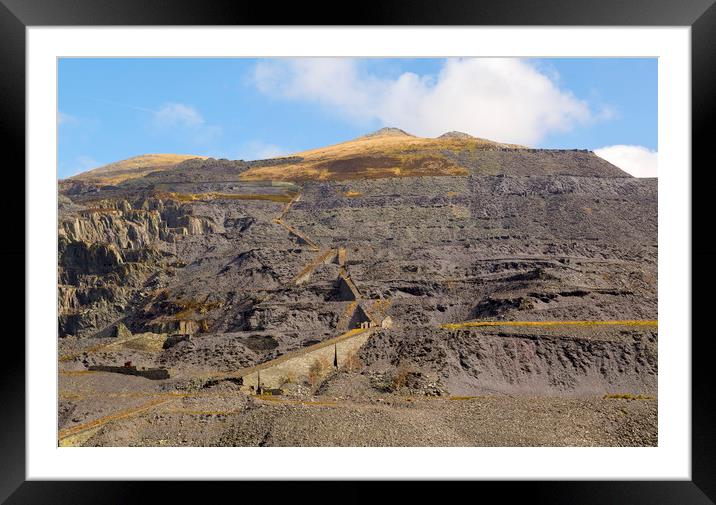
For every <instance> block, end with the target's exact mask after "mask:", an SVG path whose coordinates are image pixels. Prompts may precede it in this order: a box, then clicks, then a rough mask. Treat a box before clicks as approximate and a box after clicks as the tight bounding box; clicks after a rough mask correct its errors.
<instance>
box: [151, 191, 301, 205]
mask: <svg viewBox="0 0 716 505" xmlns="http://www.w3.org/2000/svg"><path fill="white" fill-rule="evenodd" d="M153 196H155V197H156V198H159V199H162V200H175V201H177V202H207V201H213V200H262V201H268V202H277V203H288V202H290V201H291V200H292V199H293V198H294V197H295V196H296V194H295V193H277V194H273V193H272V194H264V193H255V194H254V193H246V194H238V193H176V192H170V191H156V192H154V195H153Z"/></svg>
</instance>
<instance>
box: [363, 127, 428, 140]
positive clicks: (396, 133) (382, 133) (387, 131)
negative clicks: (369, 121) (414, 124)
mask: <svg viewBox="0 0 716 505" xmlns="http://www.w3.org/2000/svg"><path fill="white" fill-rule="evenodd" d="M414 136H415V135H411V134H410V133H408V132H406V131H403V130H401V129H400V128H394V127H392V126H386V127H385V128H381V129H380V130H376V131H374V132H373V133H369V134H367V135H363V137H361V138H369V137H414Z"/></svg>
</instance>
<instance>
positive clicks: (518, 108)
mask: <svg viewBox="0 0 716 505" xmlns="http://www.w3.org/2000/svg"><path fill="white" fill-rule="evenodd" d="M253 82H254V84H255V85H256V87H257V88H258V89H259V90H260V91H261V92H262V93H264V94H267V95H270V96H274V97H280V98H283V99H288V100H303V101H309V102H314V103H318V104H320V105H322V106H323V107H325V108H326V109H327V110H329V111H334V112H335V113H337V114H340V115H341V116H343V117H345V118H346V119H349V120H351V121H354V122H359V123H361V124H365V125H366V126H367V125H368V124H370V123H372V122H378V123H381V124H383V125H386V126H395V127H398V128H402V129H404V130H406V131H408V132H410V133H414V134H416V135H420V136H430V137H432V136H437V135H440V134H442V133H445V132H447V131H450V130H459V131H463V132H466V133H469V134H471V135H474V136H478V137H484V138H489V139H492V140H496V141H501V142H514V143H519V144H527V145H534V144H536V143H538V142H539V141H540V140H541V139H542V138H544V136H545V135H547V134H549V133H551V132H560V131H569V130H571V129H572V128H574V127H575V126H576V125H578V124H583V123H587V122H590V121H594V120H599V119H603V117H602V116H604V115H606V116H608V115H610V113H609V112H606V114H605V111H601V112H599V111H598V112H596V113H595V112H593V111H592V110H590V107H589V105H588V104H587V102H585V101H583V100H580V99H578V98H576V97H575V96H574V95H573V94H572V93H571V92H569V91H566V90H563V89H560V88H559V87H558V86H557V84H556V83H555V79H554V77H550V76H548V75H547V74H546V73H544V72H542V71H540V70H539V69H538V68H537V67H535V66H534V65H532V64H531V63H529V62H527V61H524V60H520V59H515V58H509V59H498V58H462V59H460V58H452V59H448V60H446V62H445V64H444V65H443V67H442V68H441V70H440V72H439V73H438V75H437V76H429V75H428V76H420V75H417V74H414V73H411V72H406V73H403V74H401V75H400V76H398V77H397V78H395V79H387V78H380V77H378V76H375V75H371V74H367V73H365V72H362V71H361V68H360V67H359V64H358V62H357V61H356V60H354V59H348V58H342V59H334V58H297V59H291V60H268V61H262V62H260V63H258V64H257V65H256V66H255V68H254V75H253Z"/></svg>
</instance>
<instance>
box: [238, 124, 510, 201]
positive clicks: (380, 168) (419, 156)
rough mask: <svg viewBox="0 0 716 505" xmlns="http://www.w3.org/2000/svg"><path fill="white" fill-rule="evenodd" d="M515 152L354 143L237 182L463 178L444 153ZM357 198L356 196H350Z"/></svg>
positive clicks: (468, 140) (384, 141)
mask: <svg viewBox="0 0 716 505" xmlns="http://www.w3.org/2000/svg"><path fill="white" fill-rule="evenodd" d="M500 147H511V148H519V147H521V146H515V145H508V144H500V143H497V142H492V141H490V140H485V139H479V138H475V137H469V136H468V137H464V138H462V137H461V138H457V137H442V138H422V137H414V136H412V135H408V134H405V133H402V134H380V132H379V133H378V134H376V135H367V136H365V137H359V138H357V139H354V140H350V141H348V142H343V143H340V144H335V145H332V146H328V147H322V148H319V149H312V150H309V151H303V152H300V153H296V154H295V155H293V156H296V157H300V158H301V159H300V160H299V161H293V160H290V159H289V160H287V162H286V163H284V164H279V165H274V166H264V167H254V168H250V169H249V170H247V171H245V172H243V173H242V174H241V175H240V178H241V179H242V180H285V181H308V180H339V181H340V180H350V179H377V178H384V177H415V176H464V175H467V174H468V171H467V170H466V169H465V168H463V167H461V166H459V165H457V164H456V163H455V162H454V161H452V160H450V159H448V158H447V157H445V156H444V155H443V152H445V151H457V152H459V151H473V150H478V149H493V148H500ZM356 196H357V195H356Z"/></svg>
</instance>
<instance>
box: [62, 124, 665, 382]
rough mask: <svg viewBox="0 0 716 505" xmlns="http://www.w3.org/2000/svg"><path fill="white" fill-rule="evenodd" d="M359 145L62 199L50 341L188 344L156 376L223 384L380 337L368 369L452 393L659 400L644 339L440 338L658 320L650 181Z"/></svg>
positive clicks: (436, 147) (610, 334) (220, 165)
mask: <svg viewBox="0 0 716 505" xmlns="http://www.w3.org/2000/svg"><path fill="white" fill-rule="evenodd" d="M386 138H387V139H388V140H385V139H386ZM376 139H377V140H376ZM396 139H397V140H396ZM427 141H431V142H427ZM432 141H435V142H432ZM355 142H357V144H356V145H353V144H351V145H350V146H348V147H346V146H343V148H342V149H344V151H343V154H342V155H341V156H338V155H337V154H336V153H337V151H336V149H335V147H336V146H332V147H331V148H327V151H326V152H324V153H321V152H319V151H320V150H316V151H315V152H309V153H300V154H299V155H297V156H295V157H291V158H281V159H276V160H265V161H259V162H251V163H245V162H234V161H228V160H211V159H209V160H199V159H192V160H188V161H184V162H183V163H180V164H178V165H176V166H174V167H170V168H167V169H166V170H162V171H159V172H156V171H155V172H153V173H149V174H147V175H144V176H143V177H135V178H132V179H129V180H124V181H121V182H119V183H117V184H114V185H111V186H110V185H101V184H95V185H93V186H92V185H90V186H87V185H85V186H80V185H77V184H64V185H61V190H62V192H63V194H62V195H61V197H60V220H59V230H58V233H59V265H58V279H59V291H58V303H59V308H60V311H59V321H58V323H59V336H60V338H63V337H66V336H69V335H73V336H78V337H84V338H90V337H102V336H107V337H110V336H113V335H114V334H115V333H116V327H117V325H119V324H122V325H124V326H123V327H126V329H128V330H127V331H129V332H131V333H133V334H138V333H144V332H153V333H167V334H175V335H181V337H174V338H173V339H172V340H171V345H167V346H166V348H165V349H164V350H163V351H162V352H161V353H160V354H159V356H158V357H157V361H156V364H158V365H162V366H168V367H178V368H181V367H183V366H191V367H193V368H205V369H207V370H224V371H231V370H235V369H236V368H237V367H244V366H250V365H252V364H256V363H260V362H264V361H266V360H269V359H272V358H275V357H277V356H280V355H282V354H284V353H286V352H288V351H294V350H298V349H301V348H303V347H305V346H308V345H311V344H315V343H317V342H320V341H322V340H325V339H327V338H330V337H333V336H336V335H338V334H339V333H340V332H342V331H345V330H347V329H349V328H351V327H355V326H356V325H360V324H365V325H371V324H374V325H375V326H381V325H382V326H383V328H381V329H380V330H376V331H375V333H374V334H373V335H372V336H371V337H370V338H369V339H368V341H367V343H366V344H365V346H364V347H363V350H362V351H361V353H362V360H363V362H364V365H365V367H366V368H365V369H366V370H368V371H370V370H372V371H375V372H381V371H384V370H386V369H389V368H391V367H392V368H395V367H398V366H400V365H401V364H403V365H406V366H411V367H413V368H414V369H415V370H417V371H419V372H420V373H425V374H430V376H431V377H432V376H435V374H438V375H439V376H440V380H441V383H443V384H446V385H448V386H449V388H451V392H458V393H460V394H469V393H471V392H479V391H488V390H495V391H500V392H529V391H546V392H552V393H555V394H577V393H579V392H586V391H590V392H594V391H607V390H610V391H613V390H628V391H635V392H653V391H655V389H656V373H657V370H656V341H657V336H656V330H655V329H653V330H648V331H646V330H639V331H636V330H634V331H632V330H631V329H629V328H613V329H609V330H603V331H601V332H597V333H594V332H590V331H589V330H584V331H582V330H580V332H570V331H567V332H566V333H565V332H562V333H559V332H557V333H556V334H554V333H539V332H535V331H527V330H515V329H508V330H502V331H481V330H465V331H459V332H451V331H449V330H446V329H444V328H442V327H441V325H444V324H448V323H456V322H462V321H467V320H474V319H478V320H506V321H507V320H513V321H517V320H524V321H545V320H614V319H619V320H632V319H633V320H652V319H657V289H656V288H657V183H656V180H653V179H635V178H632V177H629V176H628V175H627V174H625V173H624V172H622V171H621V170H619V169H618V168H616V167H614V166H613V165H610V164H609V163H607V162H606V161H604V160H602V159H600V158H598V157H596V156H595V155H594V154H593V153H590V152H587V151H562V150H559V151H554V150H534V149H525V148H519V147H517V146H502V145H500V144H496V143H489V141H483V140H480V139H474V138H472V137H469V136H464V134H459V133H456V132H451V133H449V134H446V135H445V136H443V138H441V139H420V138H418V137H413V136H410V135H408V134H405V133H404V132H395V131H392V130H391V131H387V132H386V131H384V132H377V133H376V135H375V136H372V137H364V138H362V139H358V140H357V141H355ZM366 142H369V143H370V144H369V147H366V146H368V144H366ZM376 142H377V143H376ZM395 142H398V143H405V142H413V143H417V144H412V145H413V147H411V149H413V150H412V151H410V154H409V155H408V154H405V153H403V152H402V151H401V153H402V154H401V153H398V152H397V151H396V149H397V147H396V145H398V144H396V143H395ZM399 145H401V146H403V145H404V144H399ZM405 145H407V144H405ZM356 146H358V147H356ZM348 148H350V149H349V151H350V152H348V154H346V152H345V149H348ZM364 148H365V149H368V148H369V150H370V152H367V153H366V152H359V151H360V150H362V149H364ZM380 149H384V150H385V152H384V153H383V154H380V152H378V151H376V150H380ZM401 149H403V148H402V147H401ZM416 153H417V154H416ZM381 156H382V158H381V159H380V160H378V159H377V158H380V157H381ZM406 156H407V158H406ZM415 156H419V159H420V161H415V160H416V159H418V158H415ZM411 157H412V158H411ZM408 158H410V159H408ZM347 159H351V160H353V161H352V162H347V161H346V160H347ZM356 159H359V160H363V161H360V162H357V161H355V160H356ZM411 159H412V160H413V161H410V160H411ZM366 160H367V161H366ZM386 160H387V161H386ZM430 160H433V161H435V160H438V161H435V163H434V164H433V165H431V164H430V163H432V162H431V161H430ZM351 163H353V164H351ZM376 163H377V164H376ZM410 163H415V165H414V166H413V165H410ZM411 166H413V168H411V169H408V170H407V175H406V173H402V172H401V170H404V169H405V167H411ZM312 169H315V170H316V171H314V172H311V170H312ZM396 170H397V172H396ZM291 174H293V175H291ZM311 174H313V176H312V175H311ZM366 174H368V175H366ZM376 174H377V176H376ZM110 175H111V174H110ZM291 230H293V232H292V231H291ZM295 232H297V233H295ZM301 237H305V238H307V239H308V240H310V242H311V243H310V244H309V243H307V241H306V240H303V239H302V238H301ZM313 245H315V246H316V247H312V246H313ZM316 249H318V250H316ZM383 321H386V322H385V324H383V323H382V322H383ZM122 331H124V330H122ZM585 332H586V333H585ZM624 332H626V333H624ZM187 335H192V338H185V336H187ZM595 335H596V336H595Z"/></svg>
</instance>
